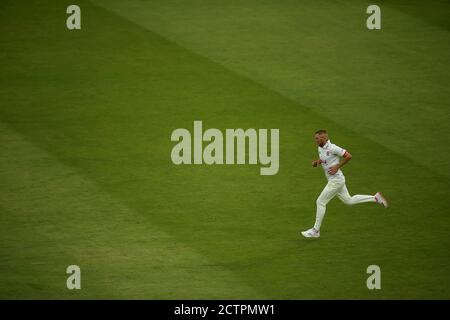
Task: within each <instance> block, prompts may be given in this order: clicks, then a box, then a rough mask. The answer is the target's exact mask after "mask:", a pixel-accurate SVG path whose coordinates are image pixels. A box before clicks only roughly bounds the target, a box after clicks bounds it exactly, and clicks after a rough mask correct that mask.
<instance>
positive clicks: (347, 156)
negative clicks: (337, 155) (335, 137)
mask: <svg viewBox="0 0 450 320" xmlns="http://www.w3.org/2000/svg"><path fill="white" fill-rule="evenodd" d="M351 158H352V155H351V154H350V153H349V152H347V151H346V152H345V153H344V155H343V156H342V160H341V162H339V163H338V164H336V165H334V166H332V167H330V169H328V172H329V173H330V174H331V175H333V174H335V173H336V172H338V170H339V169H340V168H341V167H342V166H344V165H345V164H346V163H347V162H349V161H350V159H351Z"/></svg>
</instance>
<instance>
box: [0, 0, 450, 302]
mask: <svg viewBox="0 0 450 320" xmlns="http://www.w3.org/2000/svg"><path fill="white" fill-rule="evenodd" d="M371 3H372V2H368V1H356V0H345V1H344V0H342V1H331V0H330V1H325V0H310V1H300V0H261V1H257V0H245V1H237V0H231V1H219V0H209V1H200V0H190V1H183V0H151V1H142V0H130V1H119V0H91V1H87V0H77V1H76V2H73V1H66V0H64V1H48V0H43V1H36V0H31V1H10V0H3V1H1V2H0V26H1V29H0V34H1V37H0V68H1V72H0V146H1V151H0V298H2V299H13V298H19V299H106V298H112V299H125V298H128V299H338V298H339V299H431V298H434V299H436V298H437V299H449V298H450V273H449V271H450V255H449V252H450V250H449V246H450V234H449V231H450V230H449V223H450V206H449V202H448V190H449V186H450V184H449V179H450V163H449V157H450V149H449V147H448V145H449V143H450V139H449V136H450V129H449V128H450V126H448V121H449V120H450V117H449V110H450V102H449V101H450V90H449V88H448V86H449V83H450V67H449V63H450V34H449V32H450V19H449V18H450V17H449V13H450V4H449V3H448V2H447V1H429V2H428V1H406V0H405V1H400V0H395V1H378V2H377V4H378V5H379V6H380V7H381V12H382V14H381V15H382V29H381V30H368V29H367V28H366V19H367V17H368V15H367V14H366V8H367V6H368V5H369V4H371ZM70 4H78V5H79V6H80V7H81V12H82V16H81V21H82V29H81V30H74V31H69V30H68V29H67V28H66V18H67V16H68V15H67V14H66V8H67V6H68V5H70ZM194 120H202V121H203V126H204V127H205V128H219V129H221V130H225V129H226V128H244V129H246V128H279V129H280V170H279V173H278V174H277V175H274V176H261V175H259V167H260V166H259V165H239V166H238V165H212V166H207V165H190V166H189V165H181V166H176V165H174V164H173V163H172V162H171V159H170V153H171V149H172V147H173V145H174V143H173V142H171V141H170V135H171V132H172V131H173V130H174V129H176V128H188V129H190V130H191V131H192V126H193V121H194ZM319 128H327V129H328V130H329V132H330V135H331V140H332V141H333V142H334V143H337V144H339V145H342V146H344V147H345V148H347V149H348V150H349V151H350V152H351V153H352V154H353V159H352V161H351V162H350V163H349V164H348V165H347V166H346V167H345V168H344V172H345V175H346V177H347V186H348V188H349V190H350V193H352V194H355V193H361V194H366V193H367V194H373V193H374V192H376V191H378V190H381V191H383V193H384V194H385V195H386V197H387V198H388V199H389V200H390V208H388V209H387V210H384V209H383V208H381V207H380V206H378V205H376V204H362V205H358V206H353V207H347V206H345V205H344V204H342V203H341V202H340V201H339V200H338V199H334V200H333V201H332V202H331V203H330V204H329V205H328V211H327V215H326V216H325V219H324V223H323V228H322V237H321V238H320V239H318V240H316V241H307V240H306V239H302V238H301V236H300V234H299V231H300V230H304V229H306V228H309V227H311V226H312V224H313V222H314V218H315V200H316V197H317V196H318V194H319V193H320V192H321V190H322V188H323V187H324V185H325V183H326V180H325V178H324V176H323V172H322V170H321V169H313V168H311V160H313V159H314V158H316V157H317V147H316V146H315V144H314V142H313V140H312V134H313V132H314V131H315V130H317V129H319ZM72 264H75V265H79V266H80V267H81V270H82V280H81V282H82V289H81V290H68V289H67V288H66V279H67V276H68V275H67V274H66V273H65V271H66V268H67V266H68V265H72ZM372 264H375V265H379V266H380V267H381V272H382V276H381V279H382V289H381V290H368V289H367V287H366V279H367V277H368V274H367V273H366V268H367V266H369V265H372Z"/></svg>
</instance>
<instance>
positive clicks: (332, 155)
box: [302, 129, 388, 238]
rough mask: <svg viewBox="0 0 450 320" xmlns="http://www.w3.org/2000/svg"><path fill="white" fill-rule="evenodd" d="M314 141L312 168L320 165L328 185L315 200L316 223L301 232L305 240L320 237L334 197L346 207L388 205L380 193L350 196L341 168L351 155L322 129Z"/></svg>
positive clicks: (317, 132) (315, 135)
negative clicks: (316, 150) (326, 214)
mask: <svg viewBox="0 0 450 320" xmlns="http://www.w3.org/2000/svg"><path fill="white" fill-rule="evenodd" d="M314 140H315V141H316V143H317V145H318V146H319V147H318V150H319V159H317V160H314V161H313V162H312V166H313V167H317V166H318V165H319V164H321V165H322V168H323V170H324V171H325V176H326V177H327V180H328V183H327V185H326V186H325V188H324V189H323V191H322V193H321V194H320V195H319V197H318V198H317V202H316V203H317V213H316V223H315V224H314V227H313V228H311V229H309V230H306V231H303V232H302V235H303V236H305V237H306V238H319V237H320V226H321V225H322V220H323V217H324V216H325V210H326V205H327V203H328V202H329V201H330V200H331V199H333V198H334V197H335V196H338V198H339V199H341V201H342V202H344V203H345V204H347V205H354V204H357V203H363V202H378V203H379V204H381V205H383V206H384V207H385V208H387V206H388V203H387V201H386V199H385V198H384V197H383V195H382V194H381V192H377V193H376V194H375V195H374V196H369V195H354V196H350V194H349V193H348V190H347V187H346V186H345V177H344V174H343V173H342V171H341V168H342V166H343V165H345V164H346V163H347V162H349V161H350V159H351V158H352V155H351V154H350V153H349V152H348V151H347V150H345V149H342V148H341V147H339V146H337V145H335V144H332V143H331V141H330V140H329V139H328V133H327V131H326V130H323V129H322V130H318V131H316V133H315V134H314Z"/></svg>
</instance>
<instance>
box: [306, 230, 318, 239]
mask: <svg viewBox="0 0 450 320" xmlns="http://www.w3.org/2000/svg"><path fill="white" fill-rule="evenodd" d="M302 235H303V236H304V237H305V238H319V237H320V231H316V229H314V228H311V229H308V230H306V231H302Z"/></svg>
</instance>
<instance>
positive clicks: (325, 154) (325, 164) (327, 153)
mask: <svg viewBox="0 0 450 320" xmlns="http://www.w3.org/2000/svg"><path fill="white" fill-rule="evenodd" d="M318 150H319V158H320V160H322V168H323V170H324V171H325V176H326V177H327V179H328V180H330V179H335V178H341V179H343V178H345V177H344V174H343V173H342V171H341V169H339V170H338V171H337V172H336V173H335V174H334V175H331V174H329V173H328V169H330V167H332V166H334V165H336V164H339V162H340V161H341V157H343V156H344V154H345V153H346V152H347V151H346V150H345V149H343V148H341V147H339V146H337V145H335V144H332V143H331V141H330V140H328V141H327V143H325V145H324V146H323V147H320V146H319V147H318Z"/></svg>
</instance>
